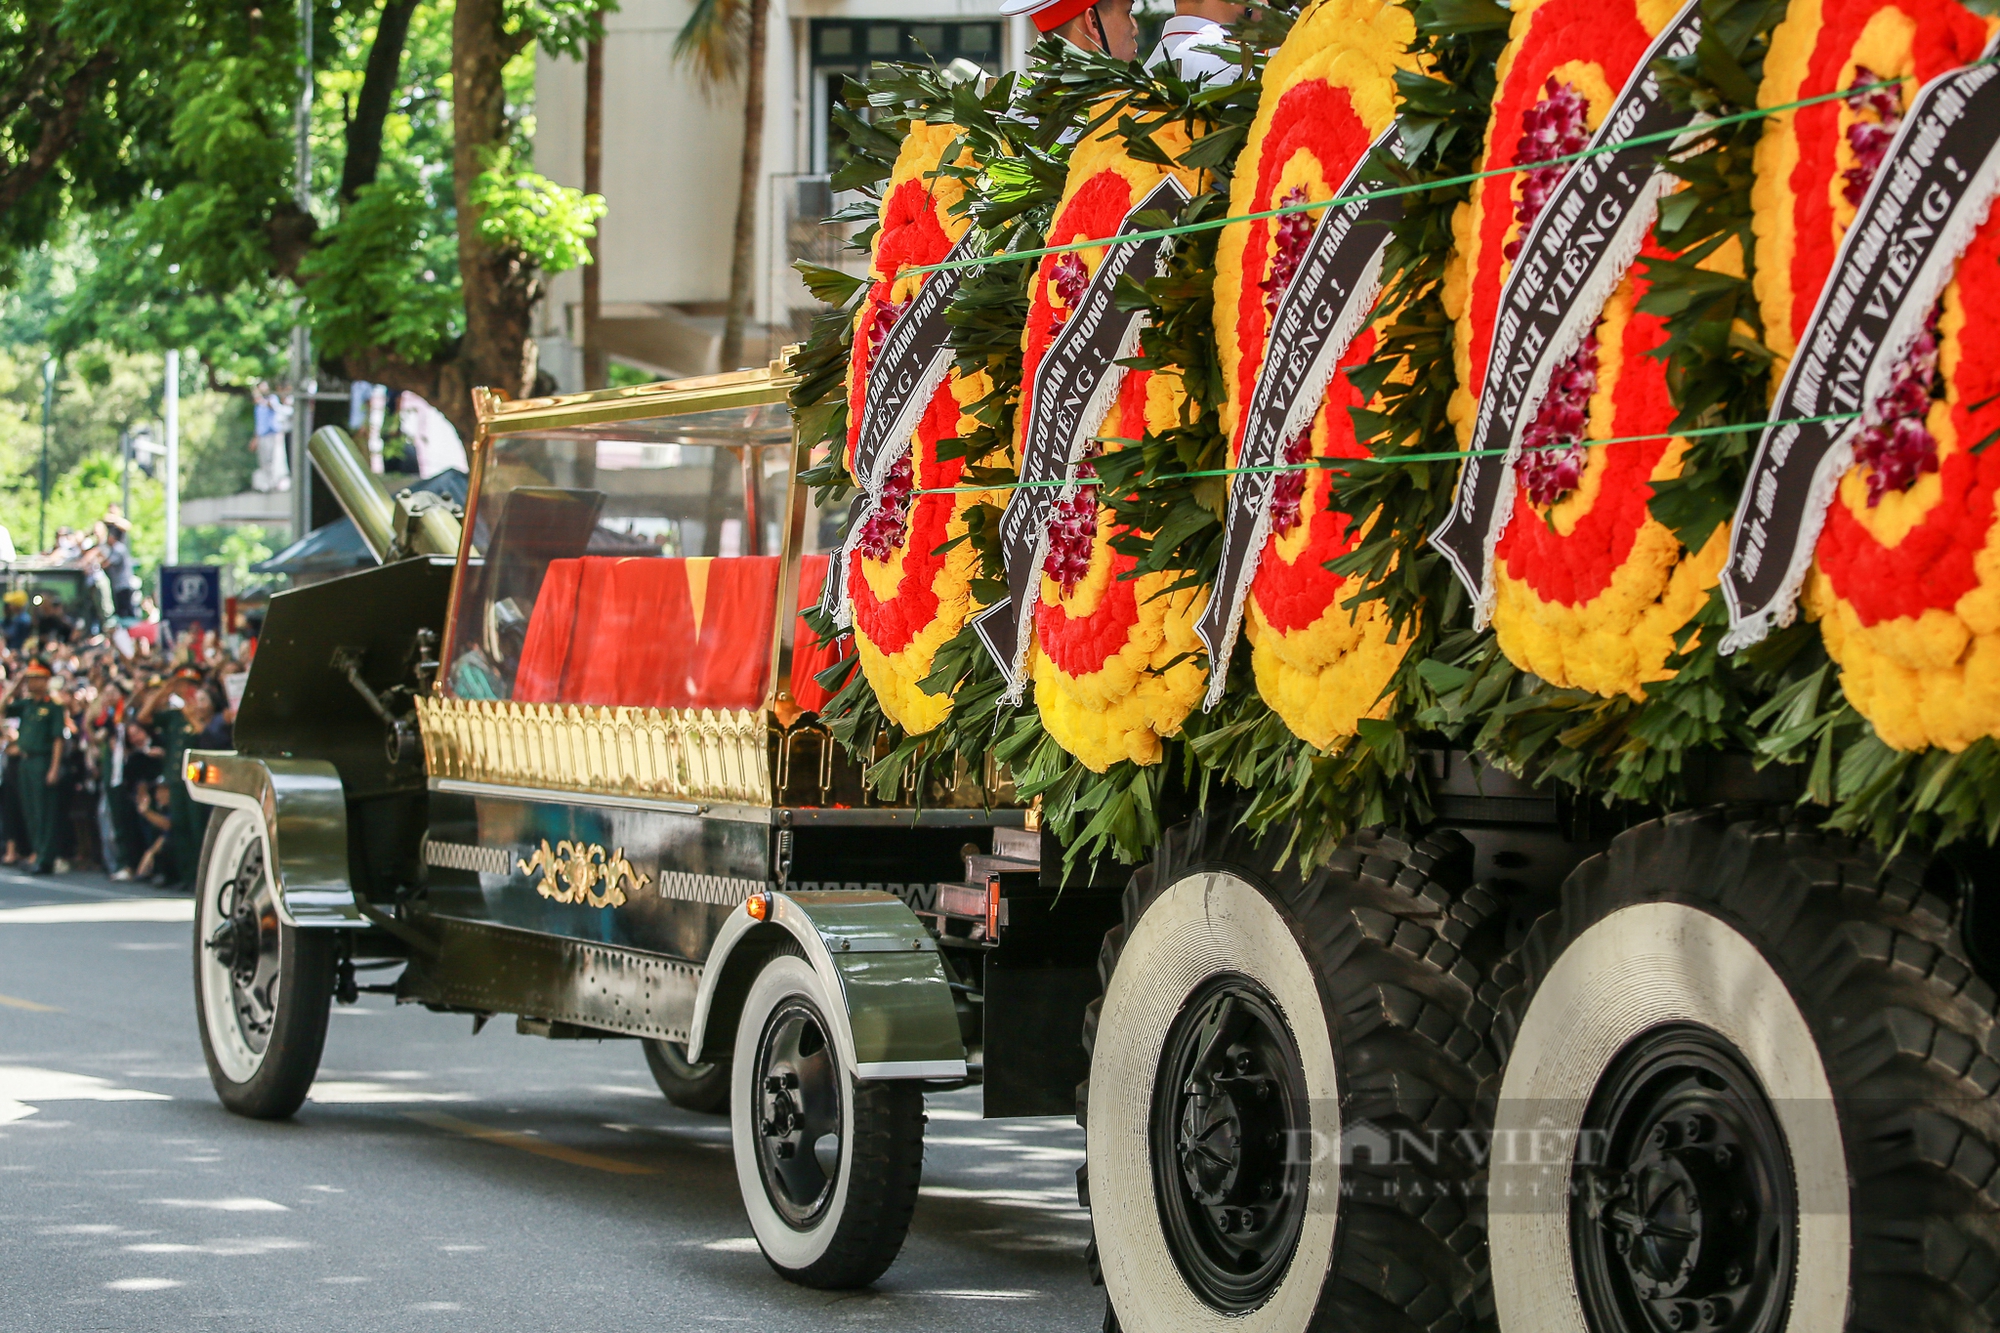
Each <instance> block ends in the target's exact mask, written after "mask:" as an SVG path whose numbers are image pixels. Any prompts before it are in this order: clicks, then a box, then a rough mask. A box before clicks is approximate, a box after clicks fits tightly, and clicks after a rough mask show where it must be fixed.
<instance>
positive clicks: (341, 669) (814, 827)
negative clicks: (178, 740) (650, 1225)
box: [185, 366, 1118, 1287]
mask: <svg viewBox="0 0 2000 1333" xmlns="http://www.w3.org/2000/svg"><path fill="white" fill-rule="evenodd" d="M794 383H795V379H794V377H792V376H791V375H790V374H788V373H787V372H786V371H785V370H784V369H783V368H782V367H779V366H774V367H771V368H768V369H765V370H758V371H752V372H741V373H735V374H725V375H719V376H711V377H707V378H701V379H692V380H680V381H675V382H671V383H665V384H658V385H652V386H648V387H645V388H636V389H632V388H627V389H613V390H608V391H604V392H600V393H589V394H579V395H571V396H567V397H561V398H553V399H533V400H527V401H513V402H505V401H501V400H500V399H499V398H498V397H497V396H494V395H490V394H482V395H481V396H480V398H479V403H478V407H479V423H480V424H479V430H478V433H477V436H476V438H475V440H474V442H473V448H472V478H471V493H470V497H469V501H468V504H467V505H466V508H465V512H464V514H463V515H462V522H461V521H460V518H461V516H459V515H456V514H454V513H452V512H451V511H450V509H449V508H448V507H447V506H444V505H440V504H439V503H438V502H437V501H436V499H435V497H429V496H421V495H414V494H412V493H408V492H406V493H405V494H403V495H402V496H398V497H395V498H393V499H392V498H391V497H389V496H388V495H386V494H385V493H384V492H383V490H382V489H381V486H380V483H379V481H378V480H377V479H376V478H374V477H372V476H371V475H370V474H369V473H368V471H367V467H366V464H365V462H364V461H363V460H362V458H361V457H360V455H359V454H358V453H357V452H356V451H355V449H354V446H353V442H352V441H351V440H349V439H348V438H347V437H346V436H345V434H344V433H342V432H340V431H339V430H337V429H334V428H328V429H325V430H322V431H320V432H319V433H318V435H317V436H316V437H315V438H314V440H313V456H314V459H315V461H316V463H317V465H318V467H319V470H320V473H321V475H322V476H323V477H324V478H325V480H326V481H327V483H328V484H329V485H330V486H331V487H332V488H333V489H334V491H335V493H336V494H337V495H339V497H340V499H341V502H342V504H343V506H344V507H345V508H346V510H347V512H348V513H349V515H350V516H351V517H353V518H354V519H355V522H356V524H357V526H358V527H359V529H360V530H361V532H362V534H363V535H364V537H366V538H367V540H368V541H369V543H370V546H371V549H373V550H374V551H375V553H376V554H377V555H378V557H380V558H381V559H382V563H381V564H380V565H378V566H376V567H374V568H370V569H366V570H363V571H361V572H358V573H354V574H350V575H347V576H345V577H342V578H336V579H332V580H329V581H326V582H323V583H318V584H314V585H312V586H310V587H305V588H299V589H295V590H293V591H290V592H286V593H282V594H279V595H277V596H274V597H273V598H272V599H271V605H270V611H269V615H268V617H267V619H266V621H265V623H264V629H263V634H262V637H261V639H260V642H259V648H258V653H257V657H256V662H255V665H254V667H253V668H252V670H251V672H250V679H249V683H248V685H247V688H246V690H245V693H244V697H243V702H242V705H241V708H240V711H239V712H238V715H237V722H236V731H235V740H236V744H237V748H236V749H235V750H234V751H228V752H219V751H203V752H196V753H194V754H192V755H190V757H189V761H188V767H187V772H186V775H185V776H186V780H187V782H188V785H189V788H190V790H191V791H192V792H193V794H194V795H195V797H196V798H197V799H199V800H201V801H203V802H205V803H207V804H209V805H210V806H213V807H214V810H213V813H212V817H211V820H210V822H209V827H208V833H207V837H206V842H205V845H204V847H203V851H202V861H201V870H200V876H199V881H198V892H199V903H198V911H197V916H196V931H195V945H194V958H195V980H196V985H195V1004H196V1009H197V1011H198V1015H199V1021H200V1029H201V1038H202V1045H203V1050H204V1052H205V1054H206V1058H207V1063H208V1068H209V1073H210V1077H211V1079H212V1081H213V1083H214V1086H215V1090H216V1094H217V1096H218V1097H219V1098H220V1099H221V1100H222V1102H223V1104H224V1105H225V1106H227V1107H228V1108H229V1109H230V1110H232V1111H235V1112H238V1113H239V1114H243V1115H246V1116H252V1117H262V1118H269V1117H282V1116H288V1115H290V1114H292V1113H293V1112H294V1111H296V1110H297V1109H298V1108H299V1106H300V1105H301V1104H302V1102H303V1100H304V1098H305V1096H306V1094H307V1091H308V1089H309V1088H310V1086H311V1084H312V1081H313V1077H314V1072H315V1069H316V1066H317V1065H318V1062H319V1058H320V1053H321V1047H322V1043H323V1041H324V1039H325V1035H326V1026H327V1017H328V1013H329V1011H330V1006H331V1005H332V1004H334V1003H352V1002H353V1001H354V1000H355V999H356V998H357V997H358V995H359V994H360V993H362V992H363V991H369V992H375V993H387V994H393V995H394V996H395V997H396V999H397V1000H398V1001H399V1002H402V1003H411V1004H421V1005H424V1006H426V1007H428V1008H430V1009H432V1010H437V1011H443V1012H452V1013H462V1014H466V1015H469V1016H471V1018H472V1020H473V1030H474V1031H477V1030H478V1027H479V1026H480V1025H482V1024H484V1023H485V1022H486V1021H487V1020H488V1019H489V1018H491V1017H492V1016H494V1015H496V1014H502V1015H513V1016H514V1017H515V1023H516V1026H517V1029H518V1030H519V1031H521V1032H524V1033H532V1034H536V1035H540V1036H543V1037H548V1038H554V1039H597V1038H625V1039H632V1040H635V1041H636V1042H637V1043H639V1045H640V1046H641V1048H642V1049H643V1051H644V1055H645V1059H646V1061H647V1063H648V1065H649V1066H650V1067H651V1069H652V1072H653V1074H654V1076H655V1077H656V1078H657V1079H658V1081H659V1084H660V1087H661V1089H662V1090H663V1092H664V1093H665V1094H666V1096H668V1097H669V1098H671V1099H672V1100H673V1101H674V1102H675V1103H676V1104H678V1105H680V1106H683V1107H687V1108H690V1109H693V1110H697V1111H713V1112H725V1111H726V1113H727V1114H728V1115H729V1116H730V1119H731V1122H732V1124H733V1126H734V1127H735V1131H736V1132H735V1136H734V1137H735V1160H736V1168H737V1175H738V1179H739V1182H740V1184H741V1187H742V1192H743V1198H744V1202H745V1207H746V1208H747V1210H748V1212H749V1214H750V1219H751V1223H752V1226H753V1228H754V1230H755V1233H756V1236H757V1239H758V1243H759V1244H760V1245H761V1246H762V1247H763V1250H764V1253H765V1255H766V1257H767V1258H768V1259H769V1260H770V1262H771V1264H772V1265H773V1266H774V1267H775V1268H776V1269H777V1270H778V1271H779V1272H780V1273H782V1274H783V1275H785V1276H786V1277H788V1278H790V1279H792V1280H794V1281H797V1282H801V1283H805V1284H808V1285H812V1286H822V1287H846V1286H853V1285H857V1284H863V1283H867V1282H869V1281H872V1280H873V1279H874V1278H875V1277H877V1276H878V1275H879V1274H880V1273H881V1272H882V1271H883V1270H884V1269H885V1268H886V1267H887V1266H888V1265H889V1263H890V1261H891V1260H892V1259H893V1258H894V1257H895V1254H896V1252H897V1250H898V1248H899V1246H900V1245H901V1243H902V1240H903V1236H904V1233H905V1231H906V1229H907V1227H908V1224H909V1219H910V1215H911V1210H912V1208H913V1207H914V1205H915V1202H916V1196H917V1186H918V1178H919V1173H920V1170H921V1164H922V1158H923V1094H924V1093H925V1092H926V1091H928V1090H941V1089H950V1088H959V1087H964V1086H967V1085H968V1084H981V1083H983V1084H984V1087H985V1097H986V1107H987V1111H988V1113H989V1114H993V1115H1050V1114H1066V1113H1068V1112H1069V1111H1070V1110H1071V1109H1072V1107H1073V1100H1074V1089H1075V1087H1076V1084H1077V1083H1078V1081H1079V1080H1080V1079H1082V1078H1083V1077H1084V1076H1085V1073H1086V1065H1085V1058H1084V1054H1083V1051H1082V1049H1081V1048H1080V1047H1076V1046H1074V1045H1071V1046H1069V1047H1068V1048H1064V1047H1062V1046H1060V1045H1058V1046H1055V1047H1053V1048H1052V1047H1051V1045H1050V1044H1049V1043H1048V1042H1047V1040H1046V1034H1047V1033H1048V1032H1050V1031H1055V1030H1068V1031H1076V1030H1079V1026H1080V1024H1081V1022H1082V1018H1083V1013H1084V1009H1085V1007H1086V1005H1087V1004H1088V1002H1089V1001H1090V999H1091V998H1092V997H1093V996H1094V995H1095V993H1096V990H1097V981H1096V976H1095V973H1094V970H1093V964H1094V959H1095V955H1096V952H1097V948H1098V942H1099V940H1100V939H1101V938H1102V936H1103V934H1104V931H1105V930H1106V929H1107V928H1108V927H1109V926H1110V925H1111V924H1113V923H1114V922H1115V921H1116V919H1117V912H1118V896H1117V888H1116V887H1112V888H1108V889H1103V888H1094V887H1092V886H1090V885H1088V884H1082V885H1076V884H1072V885H1071V886H1069V887H1068V888H1067V889H1065V890H1063V891H1061V892H1058V887H1059V876H1058V874H1057V873H1056V872H1057V870H1058V868H1059V867H1058V866H1057V864H1056V862H1055V860H1054V859H1053V858H1051V857H1048V856H1045V854H1044V850H1043V847H1042V840H1041V838H1040V836H1039V834H1038V833H1037V832H1036V831H1035V829H1034V828H1033V821H1032V817H1031V812H1030V811H1029V810H1027V809H1025V808H1023V806H1022V805H1021V804H1020V803H1019V802H1017V801H1014V800H1013V799H1012V797H1011V792H1010V791H1009V789H1008V787H1007V785H1006V783H1005V782H1004V780H1003V779H1002V778H1001V776H1000V775H999V774H997V773H996V772H994V771H991V770H990V769H989V771H986V772H970V773H959V774H957V775H955V778H953V779H951V780H945V781H938V782H934V783H932V784H931V785H930V787H929V789H927V790H922V791H919V790H914V789H911V790H906V791H903V792H901V793H900V794H899V796H898V798H897V799H895V800H891V801H886V802H885V801H883V800H882V799H880V798H879V797H877V796H874V795H871V794H870V793H869V792H867V791H865V790H864V789H863V786H862V783H861V780H860V772H859V769H858V768H857V766H856V764H855V763H854V762H853V761H852V760H851V759H850V758H848V757H847V756H846V755H845V754H843V753H842V751H841V750H840V748H839V747H838V746H837V745H836V744H835V743H834V742H833V739H832V737H831V736H830V734H829V732H828V730H827V727H826V726H825V724H824V723H822V722H821V721H820V720H819V718H818V716H817V713H816V711H815V710H816V708H817V707H818V706H819V705H820V704H821V703H823V702H824V700H825V698H826V690H825V689H824V688H823V687H822V686H821V685H820V684H819V683H818V681H817V680H816V679H815V677H816V676H817V675H818V674H819V673H820V672H822V671H824V670H825V668H826V667H827V666H829V665H830V664H832V663H833V662H834V661H835V660H836V657H837V653H838V651H839V650H838V646H837V645H827V644H822V643H820V642H819V641H818V640H817V639H816V638H815V637H814V636H813V634H812V632H811V630H810V629H807V628H806V627H805V626H804V624H803V623H802V621H801V620H800V618H799V615H798V609H799V608H800V606H801V605H803V604H806V603H810V602H812V601H814V600H816V598H817V596H818V593H819V588H820V585H821V583H822V582H823V581H824V578H825V571H826V565H827V559H828V555H827V553H828V551H829V549H830V548H831V544H832V543H833V542H834V540H835V532H836V529H837V527H838V521H839V516H838V515H835V514H831V513H827V512H823V511H822V510H821V509H819V508H818V507H816V506H815V505H814V504H813V503H812V501H811V499H810V497H809V495H808V491H807V488H806V487H805V486H804V485H802V484H801V483H800V482H799V480H798V472H799V470H800V464H801V463H802V462H803V460H802V459H801V458H800V457H799V445H798V444H797V443H796V441H795V439H794V431H793V425H792V420H791V416H790V413H789V411H788V409H787V407H786V404H785V399H786V394H787V393H788V391H789V390H790V389H791V387H792V386H793V384H794ZM392 969H399V970H396V971H395V973H394V979H393V980H389V981H380V980H375V978H377V977H379V976H380V975H382V974H384V973H386V972H388V971H390V970H392ZM637 1055H638V1053H637V1052H635V1059H636V1058H637Z"/></svg>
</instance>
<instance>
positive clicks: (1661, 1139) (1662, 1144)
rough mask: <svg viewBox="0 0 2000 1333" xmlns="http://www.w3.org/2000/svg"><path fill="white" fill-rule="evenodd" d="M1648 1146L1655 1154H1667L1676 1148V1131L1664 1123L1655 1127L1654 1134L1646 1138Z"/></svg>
mask: <svg viewBox="0 0 2000 1333" xmlns="http://www.w3.org/2000/svg"><path fill="white" fill-rule="evenodd" d="M1646 1146H1647V1147H1648V1148H1651V1149H1652V1150H1653V1151H1654V1152H1665V1151H1666V1150H1667V1149H1668V1148H1671V1147H1673V1146H1674V1131H1673V1129H1672V1128H1671V1127H1670V1126H1668V1125H1667V1124H1666V1123H1665V1122H1664V1121H1663V1122H1661V1123H1660V1124H1657V1125H1654V1126H1653V1132H1652V1133H1651V1134H1648V1135H1647V1136H1646Z"/></svg>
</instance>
